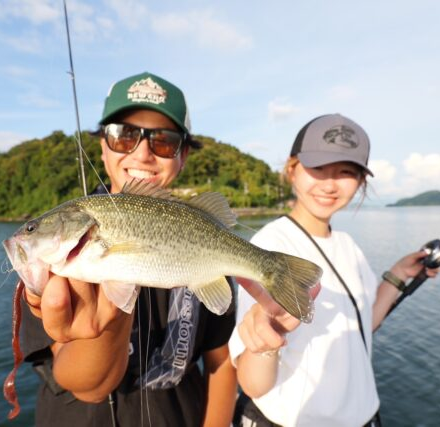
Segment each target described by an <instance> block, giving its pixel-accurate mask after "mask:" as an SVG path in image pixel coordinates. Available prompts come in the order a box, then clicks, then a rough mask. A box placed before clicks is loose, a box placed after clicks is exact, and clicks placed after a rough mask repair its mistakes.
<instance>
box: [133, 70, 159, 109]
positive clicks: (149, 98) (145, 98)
mask: <svg viewBox="0 0 440 427" xmlns="http://www.w3.org/2000/svg"><path fill="white" fill-rule="evenodd" d="M127 98H128V99H130V100H131V101H132V102H149V103H151V104H163V103H165V101H166V100H167V91H166V90H165V89H164V88H162V87H161V86H160V85H159V84H158V83H156V82H155V81H154V80H153V79H152V78H151V77H148V78H146V79H142V80H138V81H137V82H134V83H133V84H132V85H131V86H130V87H129V89H128V90H127Z"/></svg>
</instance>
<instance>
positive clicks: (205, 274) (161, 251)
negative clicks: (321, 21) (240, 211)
mask: <svg viewBox="0 0 440 427" xmlns="http://www.w3.org/2000/svg"><path fill="white" fill-rule="evenodd" d="M234 224H235V216H234V214H233V213H232V211H231V210H230V208H229V205H228V203H227V201H226V199H225V198H224V197H223V196H222V195H220V194H218V193H203V194H200V195H198V196H195V197H193V198H192V199H190V200H189V201H182V200H180V199H178V198H176V197H173V196H172V195H171V193H170V191H168V190H164V189H161V188H159V187H157V186H154V185H152V184H144V183H142V184H141V183H131V184H129V185H126V186H125V187H124V189H123V190H122V192H121V193H118V194H112V195H91V196H85V197H81V198H78V199H75V200H71V201H68V202H65V203H63V204H61V205H59V206H57V207H56V208H54V209H52V210H50V211H48V212H46V213H45V214H43V215H42V216H40V217H38V218H36V219H33V220H31V221H29V222H27V223H25V224H24V225H23V226H22V227H20V228H19V229H18V230H17V231H16V232H15V233H14V235H13V236H12V237H10V238H9V239H7V240H5V241H4V242H3V245H4V247H5V248H6V252H7V254H8V257H9V259H10V261H11V263H12V265H13V267H14V269H15V270H16V271H17V273H18V274H19V276H20V277H21V279H22V280H23V282H24V283H25V285H26V287H27V288H28V289H29V290H30V291H31V292H33V293H34V294H37V295H41V293H42V290H43V288H44V285H45V284H46V283H47V281H48V278H49V271H51V272H53V273H54V274H57V275H59V276H63V277H69V278H74V279H78V280H82V281H85V282H90V283H99V284H101V286H102V287H103V289H104V292H105V294H106V296H107V297H108V298H109V300H111V301H112V302H113V303H114V304H115V305H116V306H117V307H119V308H120V309H122V310H124V311H127V312H130V311H131V310H132V308H133V305H134V301H135V299H136V296H137V292H136V288H137V286H139V285H140V286H151V287H158V288H173V287H176V286H187V287H188V288H190V289H191V291H193V292H194V294H195V295H196V296H197V297H198V298H199V299H200V300H201V301H202V302H203V304H205V306H206V307H207V308H208V309H209V310H211V311H212V312H214V313H216V314H222V313H224V312H225V311H226V310H227V308H228V307H229V305H230V303H231V297H232V295H231V288H230V286H229V284H228V282H227V281H226V279H225V276H238V277H245V278H248V279H252V280H255V281H257V282H259V283H260V284H261V285H262V286H263V287H264V288H265V289H266V291H267V292H268V293H269V294H270V296H271V297H272V298H273V299H274V300H275V301H276V302H277V303H278V304H280V305H281V306H282V307H283V308H284V309H285V310H286V311H288V312H289V313H290V314H292V315H293V316H295V317H296V318H298V319H300V320H301V321H303V322H306V323H307V322H310V321H311V320H312V317H313V298H312V297H311V294H310V290H311V288H313V287H314V286H315V285H316V284H317V282H318V281H319V279H320V277H321V273H322V271H321V269H320V268H319V267H318V266H316V265H315V264H313V263H311V262H309V261H306V260H303V259H301V258H297V257H294V256H289V255H285V254H282V253H277V252H271V251H266V250H263V249H261V248H258V247H257V246H255V245H253V244H251V243H249V242H248V241H246V240H244V239H242V238H240V237H238V236H237V235H235V234H234V233H232V232H231V231H230V230H228V228H230V227H232V226H233V225H234Z"/></svg>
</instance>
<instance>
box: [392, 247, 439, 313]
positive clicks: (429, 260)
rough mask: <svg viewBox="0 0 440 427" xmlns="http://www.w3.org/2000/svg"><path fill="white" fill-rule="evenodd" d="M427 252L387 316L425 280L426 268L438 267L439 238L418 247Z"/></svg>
mask: <svg viewBox="0 0 440 427" xmlns="http://www.w3.org/2000/svg"><path fill="white" fill-rule="evenodd" d="M420 250H421V251H425V252H426V253H427V255H426V257H425V258H423V260H422V261H421V262H422V265H423V268H422V270H421V271H420V273H419V274H417V276H416V277H414V279H413V280H412V281H411V282H410V283H409V284H408V286H406V287H405V289H404V290H403V292H402V293H401V295H400V296H399V298H397V299H396V301H395V302H394V304H393V305H392V306H391V308H390V309H389V311H388V313H387V316H389V315H390V313H391V312H392V311H393V310H394V309H395V308H396V307H397V306H398V305H399V304H400V303H401V302H402V301H403V300H404V299H405V298H406V297H407V296H408V295H411V294H412V293H414V292H415V291H416V290H417V289H418V288H419V286H420V285H421V284H422V283H424V282H425V280H426V279H427V278H428V275H427V274H426V269H427V268H439V267H440V239H434V240H431V241H430V242H428V243H426V244H425V245H423V246H422V248H421V249H420Z"/></svg>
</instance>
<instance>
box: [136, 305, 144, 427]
mask: <svg viewBox="0 0 440 427" xmlns="http://www.w3.org/2000/svg"><path fill="white" fill-rule="evenodd" d="M136 305H137V323H138V352H139V360H138V362H139V380H140V384H141V385H140V387H141V392H140V393H139V397H140V399H141V401H140V407H141V427H143V426H144V402H143V399H142V335H141V304H140V301H139V298H138V299H137V301H136Z"/></svg>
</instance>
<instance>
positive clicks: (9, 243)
mask: <svg viewBox="0 0 440 427" xmlns="http://www.w3.org/2000/svg"><path fill="white" fill-rule="evenodd" d="M2 243H3V247H4V248H5V251H6V255H7V256H8V258H9V260H10V261H11V264H12V265H13V266H14V265H15V259H16V257H17V256H18V258H19V260H20V262H21V263H23V264H26V262H27V254H26V251H25V250H24V249H23V248H22V247H21V245H20V244H19V243H17V242H16V241H14V240H12V239H7V240H4V241H3V242H2ZM14 268H15V267H14Z"/></svg>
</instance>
